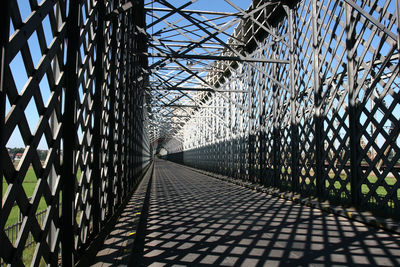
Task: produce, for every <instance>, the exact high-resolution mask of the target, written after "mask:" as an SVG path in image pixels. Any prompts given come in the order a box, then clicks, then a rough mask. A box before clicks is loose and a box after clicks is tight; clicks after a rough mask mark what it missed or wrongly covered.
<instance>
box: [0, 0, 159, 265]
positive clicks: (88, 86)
mask: <svg viewBox="0 0 400 267" xmlns="http://www.w3.org/2000/svg"><path fill="white" fill-rule="evenodd" d="M119 4H122V3H120V2H119V1H104V2H103V1H92V0H85V1H55V0H44V1H41V3H40V4H38V3H37V1H27V0H26V1H25V0H18V1H17V0H10V1H2V3H1V5H0V9H1V20H2V26H1V46H2V54H1V63H2V65H1V67H2V69H1V108H0V110H1V116H4V118H5V119H4V120H2V123H1V125H0V136H1V141H2V145H1V153H2V157H1V173H2V177H3V178H2V195H1V199H2V202H1V205H0V207H1V209H0V214H1V216H0V244H1V245H0V247H1V250H0V255H1V262H3V263H9V264H11V265H13V266H14V265H15V266H17V265H18V266H20V265H22V264H25V265H28V264H31V266H38V265H39V264H40V263H41V262H44V263H46V264H50V265H51V266H56V265H58V264H59V262H62V264H63V265H65V266H72V264H73V263H74V262H76V261H77V260H79V257H80V254H81V252H82V251H83V250H84V249H85V248H87V247H88V245H89V244H90V242H91V241H92V240H93V238H94V237H95V236H96V235H97V234H98V233H99V231H101V229H102V228H103V226H104V225H105V223H106V222H107V220H108V219H109V218H110V217H111V216H112V215H113V214H114V211H115V209H116V208H118V206H119V205H120V204H121V203H122V201H123V200H124V199H125V198H126V197H127V196H128V194H129V193H130V192H131V191H132V189H133V188H134V186H135V184H136V183H137V182H138V178H139V175H140V174H141V172H142V171H143V170H144V168H145V167H146V166H147V164H148V163H149V161H150V159H151V153H152V151H151V146H150V143H149V139H148V136H147V128H148V126H147V111H146V109H145V108H144V106H145V105H144V103H145V101H146V100H145V95H144V90H143V88H144V86H145V84H144V83H145V82H146V79H145V78H143V77H141V76H142V75H143V68H144V67H145V65H146V61H145V60H143V59H142V58H140V57H139V56H135V55H132V54H131V53H129V51H130V50H134V49H136V50H139V51H140V50H141V51H145V46H146V44H145V43H144V41H143V37H142V36H141V34H139V33H135V31H136V26H141V27H143V25H144V19H143V18H144V9H143V3H135V5H134V7H133V8H132V9H130V10H129V11H127V12H125V13H123V14H119V15H117V14H115V15H112V14H113V13H112V11H113V10H114V9H115V8H116V7H117V6H118V5H119ZM67 5H68V6H67ZM139 78H140V79H139ZM13 146H18V147H21V148H23V154H22V157H21V159H20V161H19V163H17V162H13V156H12V155H10V154H9V153H8V150H7V148H9V147H13ZM39 150H41V151H42V150H44V151H45V152H46V157H45V159H40V158H39V156H38V151H39ZM14 163H15V165H14ZM41 209H45V213H46V214H45V218H44V221H43V222H42V221H38V219H37V218H36V216H35V214H36V213H37V212H39V211H40V210H41ZM18 213H21V214H22V216H21V217H22V222H21V225H20V227H19V231H18V234H17V238H16V239H15V240H12V239H10V238H9V237H8V236H7V234H6V233H5V229H6V226H7V225H10V224H13V220H14V218H15V214H18ZM32 237H33V244H34V246H33V249H31V250H30V251H27V249H25V247H26V245H27V242H31V238H32ZM23 255H24V257H22V256H23Z"/></svg>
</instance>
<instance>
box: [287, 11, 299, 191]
mask: <svg viewBox="0 0 400 267" xmlns="http://www.w3.org/2000/svg"><path fill="white" fill-rule="evenodd" d="M285 10H286V13H287V15H288V22H289V45H290V48H289V62H290V64H289V68H290V73H289V75H290V85H289V86H290V112H291V114H290V128H291V148H292V149H291V150H292V151H291V154H292V155H291V158H292V162H291V169H292V189H293V191H294V192H299V191H300V190H299V172H298V164H299V155H298V154H299V153H298V151H299V140H298V138H299V128H298V125H297V121H296V115H297V113H296V108H297V107H296V104H297V90H296V80H295V79H296V77H295V55H296V54H295V53H296V52H295V44H294V40H295V38H294V32H295V29H294V12H293V9H291V8H289V7H288V6H285Z"/></svg>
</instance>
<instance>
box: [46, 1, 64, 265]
mask: <svg viewBox="0 0 400 267" xmlns="http://www.w3.org/2000/svg"><path fill="white" fill-rule="evenodd" d="M55 9H56V23H57V29H59V28H60V27H61V25H62V23H63V21H62V14H61V7H60V3H57V4H56V6H55ZM61 65H62V64H60V62H59V60H58V57H54V64H53V75H54V80H55V81H58V79H59V78H60V75H61V69H60V66H61ZM61 101H63V99H62V98H61V97H60V102H61ZM55 109H56V110H57V111H54V112H53V113H52V114H51V115H50V130H51V132H52V134H53V135H55V134H56V132H57V112H60V113H61V105H58V106H57V107H55ZM56 181H57V173H56V171H55V170H54V169H53V168H52V169H51V170H50V173H49V178H48V183H49V186H50V188H51V190H52V192H54V191H53V190H54V187H55V186H56V184H57V183H56ZM56 198H57V199H58V202H59V201H60V200H59V198H58V196H56ZM57 209H59V203H57ZM56 231H57V229H56V225H54V224H53V222H52V223H51V225H50V230H49V233H48V236H47V242H48V244H49V245H50V248H51V249H53V243H54V242H55V237H56ZM51 253H54V256H53V257H51V263H50V264H54V265H56V264H57V257H58V255H57V254H58V252H57V248H56V249H55V251H51Z"/></svg>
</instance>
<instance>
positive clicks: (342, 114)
mask: <svg viewBox="0 0 400 267" xmlns="http://www.w3.org/2000/svg"><path fill="white" fill-rule="evenodd" d="M263 3H265V2H257V1H254V2H253V6H251V7H250V9H249V10H252V9H254V8H257V6H259V5H262V4H263ZM271 3H272V2H271ZM273 3H274V5H273V8H272V9H271V8H270V9H268V8H267V9H268V12H269V13H267V14H266V15H267V16H266V17H264V19H265V20H264V23H263V24H262V26H263V27H261V26H260V25H259V24H257V23H255V21H254V19H253V21H252V22H253V24H252V27H261V28H262V29H263V31H262V33H263V35H262V36H258V35H257V37H258V38H255V39H253V40H254V41H255V42H256V45H255V46H253V47H252V49H251V50H250V49H245V51H246V52H247V54H246V57H249V56H250V55H251V57H252V58H257V59H270V60H271V61H270V62H262V61H261V60H260V61H257V60H254V61H252V62H251V61H247V62H237V63H236V64H234V63H227V62H226V61H222V62H221V61H220V62H219V63H218V62H217V63H215V64H214V65H213V66H223V67H224V70H225V71H224V72H222V73H217V72H215V73H212V72H211V73H209V75H210V76H209V77H210V78H211V79H210V80H208V83H209V84H211V85H212V86H214V87H217V86H218V89H223V90H224V91H223V92H221V93H220V94H210V93H208V94H207V96H206V97H205V98H203V99H202V100H203V101H202V102H201V105H199V106H204V107H208V108H197V109H196V110H195V111H194V112H193V117H190V118H188V119H186V121H185V123H184V124H182V125H181V126H180V129H179V131H177V133H176V134H175V135H174V136H173V137H172V138H169V139H168V138H167V140H166V141H165V142H164V144H163V145H162V147H164V148H165V149H166V150H167V151H168V152H169V154H168V156H167V158H169V159H171V160H175V161H178V162H182V163H184V164H187V165H190V166H194V167H197V168H201V169H205V170H208V171H212V172H216V173H220V174H223V175H229V176H233V177H236V178H240V179H243V180H248V181H251V182H255V183H260V184H262V185H264V186H267V187H277V188H279V189H280V190H284V191H292V192H295V193H299V194H301V195H302V196H315V197H318V198H319V199H320V200H329V201H330V202H333V203H337V204H343V205H352V206H356V207H358V208H361V209H366V210H370V211H373V212H374V213H375V214H377V215H381V216H389V217H395V218H400V217H399V216H400V174H399V169H400V162H399V159H400V138H399V132H400V129H399V127H400V122H399V117H400V79H399V13H400V10H399V1H397V0H393V1H353V0H337V1H334V0H324V1H317V0H304V1H282V2H279V1H278V2H276V1H274V2H273ZM249 10H248V11H249ZM264 10H265V9H264ZM248 11H247V12H248ZM269 17H273V18H274V19H273V20H271V19H268V18H269ZM243 25H246V23H244V24H242V25H240V26H243ZM264 28H265V29H264ZM246 29H248V27H246V26H245V27H243V28H237V31H236V32H235V34H236V35H235V36H234V37H238V36H243V35H241V34H240V31H241V30H242V31H245V30H246ZM287 62H288V63H287ZM228 70H229V71H228ZM229 90H231V91H229Z"/></svg>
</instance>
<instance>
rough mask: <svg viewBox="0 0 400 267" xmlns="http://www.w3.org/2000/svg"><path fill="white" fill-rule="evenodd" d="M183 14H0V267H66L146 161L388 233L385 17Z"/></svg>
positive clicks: (328, 10)
mask: <svg viewBox="0 0 400 267" xmlns="http://www.w3.org/2000/svg"><path fill="white" fill-rule="evenodd" d="M196 2H197V3H196ZM200 2H201V1H189V0H187V1H172V0H171V1H166V0H154V1H153V0H147V1H144V0H141V1H137V0H136V1H128V0H104V1H96V0H79V1H64V0H43V1H41V2H40V3H38V1H36V0H29V1H28V0H7V1H2V2H1V4H0V12H1V16H0V19H1V22H2V24H1V25H2V27H1V35H0V42H1V51H0V52H1V54H0V62H1V65H0V70H1V73H0V74H1V76H0V77H1V80H0V116H2V117H3V118H4V120H1V123H0V141H1V146H0V148H1V153H2V157H1V162H0V164H1V165H0V170H1V174H2V177H3V179H2V180H3V182H2V190H1V191H2V193H1V194H2V195H1V200H2V201H1V205H0V244H1V245H0V247H1V249H0V256H1V260H2V262H3V263H7V264H11V265H16V266H17V265H18V266H20V265H23V264H26V260H23V258H22V254H23V252H24V248H25V244H26V242H27V240H28V236H29V235H31V236H33V239H34V242H35V251H34V253H33V256H32V258H31V259H29V261H30V262H31V265H32V266H38V265H39V264H40V263H41V262H43V261H44V262H45V263H47V264H50V265H54V266H55V265H57V264H59V263H60V262H61V263H62V265H64V266H72V265H73V264H74V263H76V262H77V261H78V260H79V259H80V257H81V255H82V253H84V251H85V249H87V248H88V246H89V245H90V244H91V243H92V241H93V240H94V238H95V237H96V235H97V234H99V233H101V231H102V229H103V228H104V226H105V224H106V222H107V221H108V220H109V219H110V218H111V216H112V215H113V214H114V213H115V211H116V209H117V208H118V207H119V205H121V203H123V200H124V199H126V197H127V196H129V194H130V192H131V191H132V190H133V188H134V186H135V184H137V182H138V181H139V177H140V175H141V173H142V172H143V171H144V170H145V169H146V168H147V166H148V165H149V162H150V161H151V158H152V154H153V147H155V146H156V145H157V152H163V151H162V150H161V148H164V149H165V150H166V151H168V153H169V154H168V156H167V157H168V158H169V159H171V160H175V161H178V162H181V163H184V164H188V165H191V166H194V167H197V168H202V169H206V170H209V171H213V172H216V173H221V174H224V175H229V176H233V177H236V178H239V179H243V180H247V181H251V182H255V183H260V184H262V185H264V186H268V187H276V188H279V189H280V190H286V191H293V192H296V193H299V194H301V195H303V196H316V197H318V198H320V199H321V200H329V201H331V202H336V203H338V204H343V205H353V206H356V207H358V208H362V209H367V210H371V211H374V212H375V213H376V214H378V215H384V216H389V217H396V218H399V216H400V212H399V211H400V175H399V159H400V149H399V147H400V143H399V142H400V140H399V132H400V129H399V127H400V122H399V118H400V104H399V102H400V99H399V98H400V86H399V84H400V80H399V47H400V39H399V36H400V34H399V21H400V19H399V17H400V0H389V1H379V0H369V1H354V0H323V1H317V0H303V1H297V0H293V1H289V0H286V1H275V0H274V1H272V0H271V1H263V0H253V1H249V2H251V3H245V4H246V7H243V6H242V5H243V3H244V1H242V0H224V1H218V3H219V4H220V3H224V4H225V7H226V8H227V10H224V11H222V10H201V9H198V8H197V6H196V5H197V4H199V3H200ZM176 3H178V4H176ZM67 5H68V6H67ZM203 7H204V6H203ZM15 140H19V144H21V145H20V146H23V148H24V151H23V154H22V156H21V157H20V159H19V160H18V161H15V160H14V161H13V160H12V156H10V155H9V153H8V151H7V147H9V146H11V145H12V144H13V143H15ZM41 150H45V153H46V157H45V159H44V160H43V159H42V160H41V158H40V156H39V154H42V153H43V151H41ZM164 152H165V151H164ZM29 177H30V178H29ZM32 177H34V179H33V184H34V190H33V193H27V191H28V182H29V183H32ZM28 180H29V181H28ZM40 206H45V207H46V218H45V220H44V223H39V222H38V220H37V218H36V216H35V214H36V213H37V212H38V211H39V210H38V209H39V207H40ZM15 209H18V211H20V212H21V214H22V216H23V220H22V224H21V228H20V230H19V234H18V238H17V239H16V240H11V239H10V238H9V237H8V236H7V235H6V233H5V231H4V229H5V227H6V225H7V224H8V223H9V222H11V221H12V216H13V213H15V212H14V210H15Z"/></svg>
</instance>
